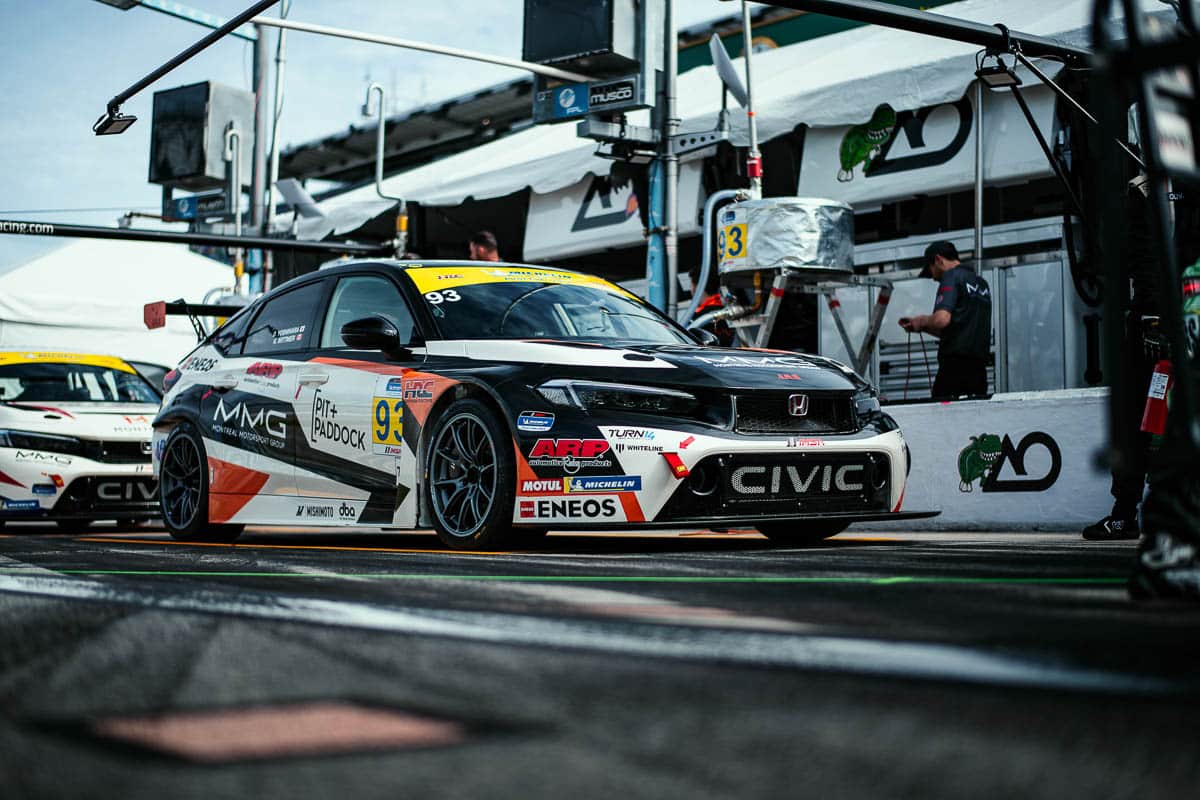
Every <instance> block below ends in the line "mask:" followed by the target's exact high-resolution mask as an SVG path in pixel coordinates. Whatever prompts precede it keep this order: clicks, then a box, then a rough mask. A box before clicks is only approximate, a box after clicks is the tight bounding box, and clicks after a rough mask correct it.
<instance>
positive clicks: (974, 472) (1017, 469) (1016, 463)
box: [958, 431, 1062, 492]
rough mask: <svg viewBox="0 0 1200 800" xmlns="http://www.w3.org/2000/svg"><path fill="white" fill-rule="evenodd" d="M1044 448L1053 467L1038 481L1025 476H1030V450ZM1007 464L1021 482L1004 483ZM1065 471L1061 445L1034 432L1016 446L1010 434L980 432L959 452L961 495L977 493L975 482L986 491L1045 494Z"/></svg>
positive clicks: (1044, 435)
mask: <svg viewBox="0 0 1200 800" xmlns="http://www.w3.org/2000/svg"><path fill="white" fill-rule="evenodd" d="M1037 447H1041V448H1044V449H1045V451H1046V453H1047V455H1048V456H1049V457H1050V465H1049V467H1048V468H1047V469H1046V472H1045V474H1044V475H1042V476H1040V477H1035V478H1029V477H1025V476H1027V475H1028V474H1029V473H1028V471H1027V469H1026V467H1025V457H1026V456H1027V455H1028V454H1029V452H1030V451H1031V449H1033V448H1037ZM1006 465H1010V466H1011V467H1012V471H1013V472H1014V473H1016V474H1017V475H1019V476H1022V477H1021V478H1019V479H1015V480H1014V479H1009V480H1001V479H1000V474H1001V472H1002V471H1003V470H1004V468H1005V466H1006ZM1061 472H1062V451H1061V450H1059V449H1058V442H1056V441H1054V438H1053V437H1051V436H1050V434H1048V433H1043V432H1042V431H1034V432H1033V433H1029V434H1026V435H1025V436H1024V437H1022V438H1021V441H1020V443H1019V444H1017V445H1015V446H1014V445H1013V441H1012V439H1011V438H1010V437H1009V435H1008V434H1004V438H1001V437H999V436H997V435H996V434H994V433H981V434H979V435H978V436H972V437H971V443H970V444H968V445H967V446H966V447H964V448H963V449H962V450H960V451H959V453H958V477H959V479H960V483H959V484H958V490H959V491H960V492H970V491H974V484H975V481H976V480H978V481H980V484H979V486H980V488H981V489H982V490H983V491H985V492H1044V491H1046V490H1047V489H1049V488H1050V487H1051V486H1053V485H1054V482H1055V481H1057V480H1058V476H1059V473H1061Z"/></svg>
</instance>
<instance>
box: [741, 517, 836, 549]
mask: <svg viewBox="0 0 1200 800" xmlns="http://www.w3.org/2000/svg"><path fill="white" fill-rule="evenodd" d="M754 527H756V528H758V532H759V533H761V534H762V535H763V536H765V537H767V538H768V539H770V540H771V541H772V542H775V543H776V544H790V545H805V544H817V543H818V542H821V541H824V540H825V539H828V538H830V537H833V536H837V535H838V534H839V533H841V532H842V531H844V530H846V528H849V527H850V523H849V522H833V521H829V522H821V521H813V522H764V523H762V524H761V525H755V526H754Z"/></svg>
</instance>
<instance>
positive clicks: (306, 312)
mask: <svg viewBox="0 0 1200 800" xmlns="http://www.w3.org/2000/svg"><path fill="white" fill-rule="evenodd" d="M324 287H325V284H324V283H323V282H321V281H317V282H314V283H310V284H308V285H307V286H302V287H300V288H299V289H293V290H292V291H290V292H287V293H286V294H281V295H279V296H278V297H275V298H272V299H271V300H268V301H267V302H266V303H265V304H264V305H263V307H262V310H261V311H259V312H258V316H256V317H255V318H254V322H252V323H251V324H250V331H249V333H247V334H246V346H245V348H244V349H243V351H242V352H243V353H246V354H248V355H251V354H252V355H269V354H271V353H285V352H288V351H292V350H302V349H304V348H305V347H306V346H308V344H309V342H310V340H311V339H312V330H310V328H311V327H312V318H313V306H314V305H316V304H317V303H318V302H320V300H321V293H322V291H323V289H324Z"/></svg>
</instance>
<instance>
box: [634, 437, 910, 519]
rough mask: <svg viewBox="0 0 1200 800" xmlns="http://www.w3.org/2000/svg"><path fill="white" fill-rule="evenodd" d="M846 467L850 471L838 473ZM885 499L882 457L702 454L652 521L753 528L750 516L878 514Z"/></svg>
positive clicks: (886, 472)
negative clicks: (740, 471)
mask: <svg viewBox="0 0 1200 800" xmlns="http://www.w3.org/2000/svg"><path fill="white" fill-rule="evenodd" d="M847 465H849V466H851V467H852V469H853V471H852V472H840V469H841V468H842V467H844V466H847ZM745 467H749V468H751V471H750V472H749V473H744V474H742V476H741V482H742V484H743V486H742V487H741V488H742V491H737V490H736V488H735V484H736V481H737V480H738V476H737V470H738V469H739V468H745ZM839 474H840V478H839ZM797 480H799V482H800V483H801V484H802V486H797V485H796V482H797ZM850 483H853V484H854V485H848V484H850ZM745 484H753V485H752V486H746V485H745ZM890 495H891V460H890V459H889V458H888V456H887V454H886V453H881V452H861V453H828V452H811V453H809V452H800V451H797V452H796V453H788V454H781V453H770V454H766V453H764V454H760V455H753V454H745V453H728V454H724V455H714V456H708V457H706V458H704V459H702V460H701V461H700V463H699V464H697V465H696V466H694V467H692V470H691V474H690V475H689V476H688V477H687V478H685V479H684V480H682V481H680V482H679V486H678V488H676V490H675V492H674V493H673V494H672V495H671V498H670V500H668V501H667V503H666V505H665V506H664V507H663V509H662V511H660V512H659V514H658V515H657V516H656V517H655V522H671V521H675V520H697V519H706V520H709V521H713V520H729V521H730V522H735V523H738V524H753V521H754V520H755V519H756V518H762V517H772V516H785V515H803V514H834V513H864V514H865V513H882V512H886V511H887V510H888V503H889V498H890Z"/></svg>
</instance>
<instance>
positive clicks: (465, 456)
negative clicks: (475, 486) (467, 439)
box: [450, 425, 471, 464]
mask: <svg viewBox="0 0 1200 800" xmlns="http://www.w3.org/2000/svg"><path fill="white" fill-rule="evenodd" d="M450 436H451V437H452V438H453V439H454V446H455V447H456V448H458V452H459V457H460V460H461V461H464V462H466V463H468V464H469V463H471V460H470V453H471V451H470V449H469V448H468V447H467V446H466V444H465V443H464V442H463V439H462V426H461V425H454V426H451V428H450Z"/></svg>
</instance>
